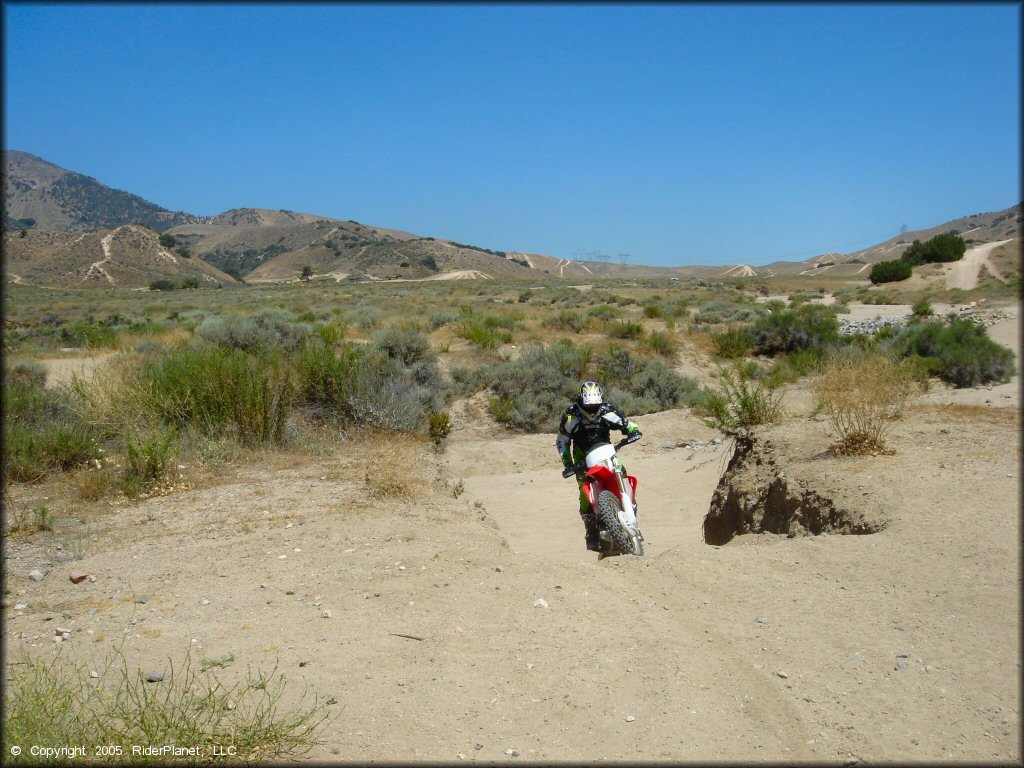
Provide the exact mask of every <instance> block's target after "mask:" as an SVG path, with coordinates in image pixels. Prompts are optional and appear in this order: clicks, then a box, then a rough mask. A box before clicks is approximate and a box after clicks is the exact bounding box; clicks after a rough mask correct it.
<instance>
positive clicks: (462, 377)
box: [448, 365, 496, 397]
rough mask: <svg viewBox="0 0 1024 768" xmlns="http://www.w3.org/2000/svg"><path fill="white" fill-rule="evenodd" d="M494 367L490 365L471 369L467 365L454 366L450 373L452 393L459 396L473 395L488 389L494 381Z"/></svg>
mask: <svg viewBox="0 0 1024 768" xmlns="http://www.w3.org/2000/svg"><path fill="white" fill-rule="evenodd" d="M492 371H493V367H492V366H489V365H478V366H475V367H473V368H470V367H469V366H466V365H453V366H452V367H451V370H449V371H448V376H449V378H450V379H451V391H452V392H453V393H454V394H455V395H457V396H459V397H464V396H466V395H472V394H473V393H474V392H480V391H481V390H484V389H487V387H489V386H490V385H491V382H492V381H494V379H495V375H496V374H493V373H492Z"/></svg>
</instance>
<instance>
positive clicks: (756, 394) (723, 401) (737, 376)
mask: <svg viewBox="0 0 1024 768" xmlns="http://www.w3.org/2000/svg"><path fill="white" fill-rule="evenodd" d="M755 370H756V367H755V366H753V365H750V364H745V363H738V362H737V363H733V364H732V365H730V366H728V367H724V366H719V368H718V374H717V377H718V383H719V388H718V389H716V390H713V391H711V392H710V393H708V394H707V395H706V396H705V398H704V400H703V402H702V403H701V411H702V412H703V414H704V415H703V416H702V419H701V420H702V421H703V422H704V423H705V424H707V425H708V426H710V427H714V428H715V429H718V430H720V431H722V432H724V433H726V434H735V433H736V432H737V431H739V430H740V429H744V428H746V427H752V426H757V425H758V424H770V423H772V422H774V421H777V420H778V419H779V417H780V416H781V415H782V395H781V394H779V393H775V392H773V391H772V390H771V388H769V387H768V386H767V385H766V384H764V383H762V382H761V381H759V380H758V379H757V378H756V376H755Z"/></svg>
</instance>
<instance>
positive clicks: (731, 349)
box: [711, 328, 752, 360]
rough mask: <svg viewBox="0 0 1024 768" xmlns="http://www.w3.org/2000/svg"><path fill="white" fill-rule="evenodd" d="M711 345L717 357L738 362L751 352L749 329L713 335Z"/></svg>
mask: <svg viewBox="0 0 1024 768" xmlns="http://www.w3.org/2000/svg"><path fill="white" fill-rule="evenodd" d="M711 343H712V345H713V347H714V353H715V357H720V358H722V359H725V360H737V359H739V358H741V357H745V356H746V355H747V354H748V353H749V352H750V350H751V345H752V340H751V337H750V330H749V329H747V328H730V329H729V330H727V331H724V332H723V333H716V334H712V336H711Z"/></svg>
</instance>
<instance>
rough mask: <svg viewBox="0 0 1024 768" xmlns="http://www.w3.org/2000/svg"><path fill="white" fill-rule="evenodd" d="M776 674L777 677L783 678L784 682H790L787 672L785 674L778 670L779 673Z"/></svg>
mask: <svg viewBox="0 0 1024 768" xmlns="http://www.w3.org/2000/svg"><path fill="white" fill-rule="evenodd" d="M775 674H776V675H777V676H779V677H781V678H782V679H783V680H788V679H789V675H787V674H786V673H785V672H783V671H782V670H778V671H777V672H776V673H775Z"/></svg>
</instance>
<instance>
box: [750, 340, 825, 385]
mask: <svg viewBox="0 0 1024 768" xmlns="http://www.w3.org/2000/svg"><path fill="white" fill-rule="evenodd" d="M828 357H829V352H828V350H826V349H824V348H822V347H808V348H806V349H796V350H793V351H792V352H784V353H783V354H781V355H778V356H777V357H776V358H775V361H774V363H773V364H772V368H771V371H770V372H769V374H768V376H767V377H766V379H765V383H766V384H768V386H770V387H772V388H773V389H774V388H777V387H780V386H782V385H783V384H792V383H793V382H795V381H797V380H798V379H800V378H801V377H803V376H807V375H809V374H812V373H814V372H816V371H817V370H818V368H819V367H820V366H821V364H822V363H823V362H824V361H825V360H827V359H828Z"/></svg>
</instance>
